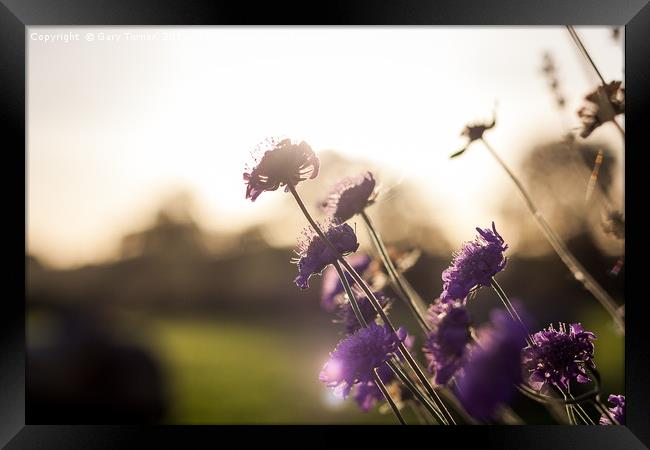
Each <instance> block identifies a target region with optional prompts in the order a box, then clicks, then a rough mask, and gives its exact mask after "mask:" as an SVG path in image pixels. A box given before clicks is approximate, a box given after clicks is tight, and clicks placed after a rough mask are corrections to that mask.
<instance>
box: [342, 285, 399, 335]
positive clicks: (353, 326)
mask: <svg viewBox="0 0 650 450" xmlns="http://www.w3.org/2000/svg"><path fill="white" fill-rule="evenodd" d="M353 294H354V296H355V298H356V299H357V303H358V305H359V309H360V310H361V315H362V316H363V318H364V319H366V322H367V323H370V322H374V321H375V320H376V319H377V311H375V308H374V306H372V303H371V302H370V300H368V297H366V295H365V294H364V293H363V292H361V290H360V289H358V288H357V289H355V292H353ZM375 297H377V300H378V301H379V304H380V305H381V307H382V308H383V309H384V310H386V309H387V307H388V305H389V300H388V298H387V297H386V296H384V295H383V294H382V293H381V292H375ZM337 315H338V320H335V322H337V323H341V324H343V325H344V326H345V332H346V333H347V334H352V333H354V332H355V331H357V330H358V329H359V328H360V327H361V325H359V321H358V320H357V316H356V314H354V309H352V305H351V304H350V302H349V301H345V303H342V304H341V305H339V309H338V311H337Z"/></svg>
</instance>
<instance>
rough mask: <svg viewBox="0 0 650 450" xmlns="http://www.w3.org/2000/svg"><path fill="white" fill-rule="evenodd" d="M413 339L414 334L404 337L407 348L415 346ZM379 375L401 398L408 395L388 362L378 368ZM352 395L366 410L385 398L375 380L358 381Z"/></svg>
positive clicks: (385, 384) (360, 406) (363, 409)
mask: <svg viewBox="0 0 650 450" xmlns="http://www.w3.org/2000/svg"><path fill="white" fill-rule="evenodd" d="M413 341H414V340H413V337H412V336H407V337H406V339H404V346H405V347H406V348H407V349H410V348H411V347H412V346H413ZM377 375H378V376H379V378H380V379H381V381H382V382H383V383H384V386H386V387H387V388H388V391H389V392H391V391H393V393H395V394H399V395H398V397H400V398H404V397H406V395H405V393H404V392H402V391H401V388H400V387H399V384H398V383H397V382H396V381H397V380H396V378H395V374H394V373H393V370H392V369H391V368H390V367H389V366H388V364H386V363H383V364H382V365H381V366H379V367H378V368H377ZM352 397H353V398H354V401H356V402H357V404H358V405H359V408H361V410H362V411H364V412H368V411H370V409H372V407H373V406H375V404H376V403H377V402H380V401H382V400H384V395H383V394H382V392H381V391H380V390H379V388H378V387H377V384H376V383H375V381H374V380H370V381H368V382H366V383H357V384H356V385H355V386H354V391H353V394H352ZM398 407H399V406H398Z"/></svg>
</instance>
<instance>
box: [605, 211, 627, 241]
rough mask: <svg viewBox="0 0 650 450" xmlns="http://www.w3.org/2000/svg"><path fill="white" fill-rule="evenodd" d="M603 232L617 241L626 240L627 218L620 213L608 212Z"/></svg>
mask: <svg viewBox="0 0 650 450" xmlns="http://www.w3.org/2000/svg"><path fill="white" fill-rule="evenodd" d="M603 231H604V232H605V233H607V234H611V235H612V236H614V237H615V238H616V239H621V240H622V239H625V218H624V217H623V214H622V213H621V212H620V211H607V214H606V215H605V217H604V218H603Z"/></svg>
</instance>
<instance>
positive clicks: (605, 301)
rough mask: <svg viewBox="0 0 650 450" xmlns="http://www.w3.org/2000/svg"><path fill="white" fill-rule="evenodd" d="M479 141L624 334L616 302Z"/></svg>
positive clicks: (559, 250) (566, 261)
mask: <svg viewBox="0 0 650 450" xmlns="http://www.w3.org/2000/svg"><path fill="white" fill-rule="evenodd" d="M481 140H482V141H483V144H484V145H485V148H487V149H488V151H489V152H490V154H491V155H492V156H493V157H494V159H495V160H496V161H497V162H498V163H499V165H501V167H502V168H503V170H504V171H505V172H506V173H507V174H508V176H509V177H510V179H511V180H512V182H513V183H514V184H515V186H516V187H517V189H518V190H519V192H520V193H521V195H522V197H523V198H524V201H525V202H526V206H527V207H528V209H529V211H530V212H531V214H532V216H533V218H534V219H535V220H536V222H537V225H539V227H540V228H541V229H542V232H543V233H544V236H545V237H546V239H547V240H548V242H549V243H550V244H551V247H553V250H555V253H557V255H558V256H559V257H560V259H561V260H562V262H563V263H564V264H565V265H566V266H567V268H568V269H569V270H570V271H571V273H572V274H573V277H574V278H575V279H576V280H578V281H579V282H580V283H582V285H583V286H584V287H585V288H586V289H587V290H588V291H589V292H591V294H592V295H593V296H594V297H595V298H596V300H598V302H599V303H600V304H601V305H602V307H603V308H605V310H606V311H607V312H608V313H609V315H610V316H612V319H614V322H615V323H616V325H617V326H618V327H619V329H620V330H621V332H622V333H625V322H624V321H623V318H622V317H621V314H620V313H619V311H618V306H617V305H616V302H614V300H613V299H612V298H611V297H610V295H609V294H608V293H607V292H606V291H605V290H604V289H603V288H602V287H601V286H600V284H598V282H597V281H596V280H595V279H594V278H593V277H592V276H591V274H590V273H589V272H587V270H586V269H585V268H584V266H583V265H582V264H581V263H580V261H578V260H577V259H576V257H575V256H573V254H572V253H571V251H570V250H569V249H568V248H567V246H566V245H565V244H564V242H562V240H561V239H560V237H559V236H558V235H557V234H556V233H555V231H554V230H553V229H552V228H551V226H550V225H549V224H548V222H546V219H545V218H544V216H543V215H542V213H541V212H540V211H539V209H537V206H535V203H534V202H533V200H532V198H531V197H530V195H529V194H528V192H527V191H526V189H525V188H524V186H523V184H522V183H521V182H520V181H519V179H518V178H517V177H516V176H515V174H514V173H513V172H512V171H511V170H510V168H509V167H508V166H507V164H506V163H505V162H504V161H503V160H502V159H501V158H500V157H499V155H498V154H497V153H496V151H495V150H494V149H493V148H492V146H491V145H490V144H488V142H487V141H486V140H485V138H481Z"/></svg>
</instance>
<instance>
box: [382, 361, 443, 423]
mask: <svg viewBox="0 0 650 450" xmlns="http://www.w3.org/2000/svg"><path fill="white" fill-rule="evenodd" d="M387 364H388V365H389V366H390V368H391V369H392V370H393V373H394V374H395V375H397V377H398V378H399V379H400V380H401V381H402V383H404V385H405V386H406V387H407V388H408V390H409V391H411V393H412V394H413V395H415V397H417V399H418V400H419V401H420V403H421V404H422V406H424V408H426V410H427V412H428V413H429V414H430V415H431V417H433V418H434V419H436V420H438V421H440V422H442V423H445V418H444V416H443V415H442V412H441V411H440V410H439V409H437V408H436V407H434V406H433V405H432V404H431V402H429V400H427V398H426V397H425V396H424V395H423V394H422V392H420V389H418V387H417V386H416V385H415V384H414V383H413V382H412V381H411V379H410V378H409V377H408V375H407V374H406V373H405V372H404V371H403V370H402V369H401V368H400V367H399V365H398V364H395V363H394V362H393V361H388V362H387Z"/></svg>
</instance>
